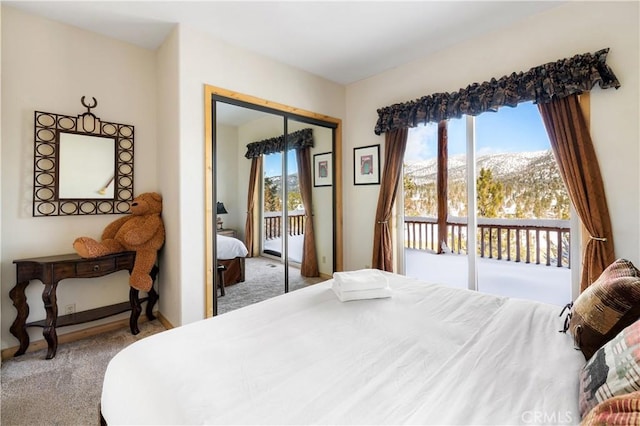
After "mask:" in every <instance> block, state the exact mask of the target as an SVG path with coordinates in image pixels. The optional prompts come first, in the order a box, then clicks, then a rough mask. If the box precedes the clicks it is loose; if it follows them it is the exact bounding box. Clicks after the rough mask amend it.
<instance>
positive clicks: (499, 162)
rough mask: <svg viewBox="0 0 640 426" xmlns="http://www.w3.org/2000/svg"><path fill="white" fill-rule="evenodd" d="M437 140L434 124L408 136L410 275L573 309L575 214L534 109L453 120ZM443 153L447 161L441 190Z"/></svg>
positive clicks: (406, 187)
mask: <svg viewBox="0 0 640 426" xmlns="http://www.w3.org/2000/svg"><path fill="white" fill-rule="evenodd" d="M443 124H444V123H443ZM440 139H441V140H439V139H438V132H437V125H435V124H433V123H430V124H428V125H426V126H420V127H417V128H414V129H411V130H410V132H409V139H408V142H407V150H406V153H405V168H404V177H403V190H404V200H403V207H404V208H403V210H404V221H403V222H404V223H403V230H402V231H403V232H402V235H403V239H404V248H405V249H404V251H403V253H402V255H403V259H404V266H405V273H406V274H407V275H410V276H415V277H417V278H422V279H425V280H427V281H437V282H443V283H447V284H449V285H453V286H458V287H469V288H473V289H478V290H481V291H486V292H489V293H496V294H500V295H505V296H514V297H521V298H530V299H535V300H540V301H544V302H548V303H555V304H558V305H564V304H565V303H566V301H567V300H570V299H571V285H570V283H571V273H570V270H569V268H570V256H571V253H570V251H571V247H570V244H569V242H570V221H569V218H570V211H571V205H570V201H569V197H568V195H567V192H566V189H565V187H564V184H563V182H562V179H561V178H560V175H559V172H558V168H557V165H556V162H555V158H554V156H553V153H552V151H551V147H550V144H549V140H548V137H547V134H546V130H545V128H544V125H543V123H542V119H541V117H540V114H539V112H538V110H537V107H536V106H535V105H533V104H532V103H530V102H529V103H522V104H520V105H519V106H518V107H516V108H509V107H504V108H501V109H500V110H499V111H498V112H495V113H492V112H487V113H484V114H481V115H479V116H477V117H464V118H461V119H451V120H448V121H447V122H446V138H440ZM442 139H445V140H442ZM442 144H444V145H442ZM443 148H444V151H443ZM439 151H440V152H444V155H445V156H446V158H447V161H446V163H440V164H441V165H442V164H446V172H445V173H444V174H443V173H442V171H441V177H440V179H441V183H440V184H438V178H437V175H438V154H437V153H438V152H439ZM470 172H473V173H474V179H469V178H468V176H469V173H470ZM443 178H444V179H443ZM470 192H471V193H474V194H475V197H473V196H471V197H470V196H469V193H470ZM438 194H441V195H440V198H441V199H440V200H439V199H438ZM439 203H443V204H444V206H441V207H440V211H445V212H446V213H445V214H444V217H441V216H442V215H441V216H439V215H438V213H437V212H438V205H439ZM469 212H473V214H472V215H469ZM439 224H440V226H439ZM469 229H475V230H476V232H475V235H469ZM472 236H473V237H475V238H470V237H472ZM474 240H475V241H474ZM470 244H473V245H474V246H475V249H474V250H469V248H468V247H469V245H470ZM469 254H472V256H468V255H469ZM436 255H437V256H436ZM469 277H472V278H471V279H470V278H469ZM476 277H477V278H476ZM553 282H559V283H560V284H559V285H555V286H554V285H548V283H553ZM545 283H547V285H544V284H545Z"/></svg>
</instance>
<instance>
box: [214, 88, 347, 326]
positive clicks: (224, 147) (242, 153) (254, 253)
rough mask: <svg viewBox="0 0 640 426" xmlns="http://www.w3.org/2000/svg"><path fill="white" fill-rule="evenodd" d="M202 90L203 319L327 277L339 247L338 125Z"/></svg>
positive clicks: (221, 92)
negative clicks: (206, 103)
mask: <svg viewBox="0 0 640 426" xmlns="http://www.w3.org/2000/svg"><path fill="white" fill-rule="evenodd" d="M207 89H208V90H209V92H208V93H209V94H210V105H209V107H208V109H209V111H210V115H208V117H211V118H210V125H209V126H207V128H206V133H207V136H208V139H209V140H210V146H209V147H207V153H206V154H207V162H208V163H209V164H208V167H207V171H208V172H210V173H207V182H206V187H207V203H206V204H207V225H208V226H207V240H208V241H207V253H206V256H207V289H206V290H207V291H206V293H207V316H210V315H218V314H223V313H226V312H229V311H231V310H234V309H238V308H240V307H243V306H246V305H249V304H252V303H256V302H259V301H261V300H265V299H268V298H271V297H274V296H278V295H281V294H284V293H286V292H289V291H294V290H297V289H300V288H304V287H306V286H309V285H313V284H316V283H318V282H321V281H324V280H326V279H328V278H330V277H331V275H332V273H333V272H334V271H336V270H339V269H338V268H339V267H341V246H342V242H341V229H340V224H341V221H340V220H336V219H337V218H339V217H341V215H340V213H339V211H340V207H341V206H340V205H337V203H336V200H337V199H339V194H340V186H339V185H337V184H336V182H337V181H336V177H337V176H339V174H340V168H339V167H336V158H337V155H336V152H337V153H338V155H339V152H340V149H339V148H340V147H339V141H340V137H339V132H340V120H336V119H331V118H330V117H324V116H317V114H313V113H305V112H303V113H304V114H306V115H304V114H303V115H299V114H294V113H292V112H291V110H295V111H296V112H299V110H297V109H294V108H290V107H286V106H282V105H276V104H273V103H271V102H268V101H260V100H257V101H256V98H252V97H246V96H244V95H238V94H236V93H232V92H228V91H225V90H224V89H217V88H213V87H210V86H208V87H207ZM207 98H208V96H207ZM248 100H251V102H249V101H248ZM318 117H321V118H323V120H321V119H319V118H318ZM214 237H215V238H214ZM214 288H215V289H216V291H213V289H214Z"/></svg>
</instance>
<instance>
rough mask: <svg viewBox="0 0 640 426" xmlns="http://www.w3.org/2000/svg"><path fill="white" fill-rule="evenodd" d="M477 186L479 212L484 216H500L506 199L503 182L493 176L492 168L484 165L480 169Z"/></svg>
mask: <svg viewBox="0 0 640 426" xmlns="http://www.w3.org/2000/svg"><path fill="white" fill-rule="evenodd" d="M476 186H477V189H478V214H479V215H480V216H482V217H498V213H499V212H500V210H502V201H503V200H504V189H503V187H502V183H500V182H498V181H496V180H495V179H494V178H493V173H492V172H491V170H490V169H485V168H484V167H483V168H481V169H480V175H479V176H478V179H477V181H476Z"/></svg>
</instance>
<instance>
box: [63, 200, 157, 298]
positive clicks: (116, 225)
mask: <svg viewBox="0 0 640 426" xmlns="http://www.w3.org/2000/svg"><path fill="white" fill-rule="evenodd" d="M130 211H131V214H129V215H127V216H124V217H121V218H120V219H117V220H115V221H113V222H111V223H110V224H109V225H107V227H106V228H105V229H104V231H103V232H102V240H101V241H96V240H94V239H92V238H89V237H79V238H76V239H75V241H74V242H73V248H74V249H75V251H76V252H77V253H78V254H79V255H80V256H81V257H84V258H94V257H100V256H105V255H108V254H113V253H120V252H125V251H135V252H136V260H135V263H134V265H133V270H132V271H131V274H130V277H129V285H130V286H131V287H133V288H135V289H137V290H142V291H146V292H148V291H149V290H151V287H152V286H153V280H152V279H151V276H150V275H149V273H150V272H151V270H152V269H153V266H154V265H155V263H156V258H157V256H158V250H160V248H161V247H162V245H163V244H164V225H163V223H162V219H161V218H160V213H161V212H162V197H161V196H160V194H157V193H155V192H146V193H144V194H140V195H138V196H137V197H136V198H134V199H133V201H132V202H131V208H130Z"/></svg>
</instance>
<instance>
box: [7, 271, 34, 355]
mask: <svg viewBox="0 0 640 426" xmlns="http://www.w3.org/2000/svg"><path fill="white" fill-rule="evenodd" d="M28 285H29V281H28V280H27V281H23V282H20V283H17V284H16V286H15V287H13V288H12V289H11V291H10V292H9V297H10V298H11V301H12V302H13V306H15V308H16V310H17V311H18V314H17V315H16V319H15V320H14V321H13V324H11V327H10V328H9V331H10V332H11V334H13V335H14V336H15V337H16V338H17V339H18V341H19V342H20V347H19V348H18V350H17V351H16V353H15V354H13V356H19V355H22V354H24V353H25V352H26V351H27V348H28V347H29V333H27V328H26V327H25V324H26V322H27V317H29V304H28V303H27V296H26V295H25V293H24V290H25V288H26V287H27V286H28Z"/></svg>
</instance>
